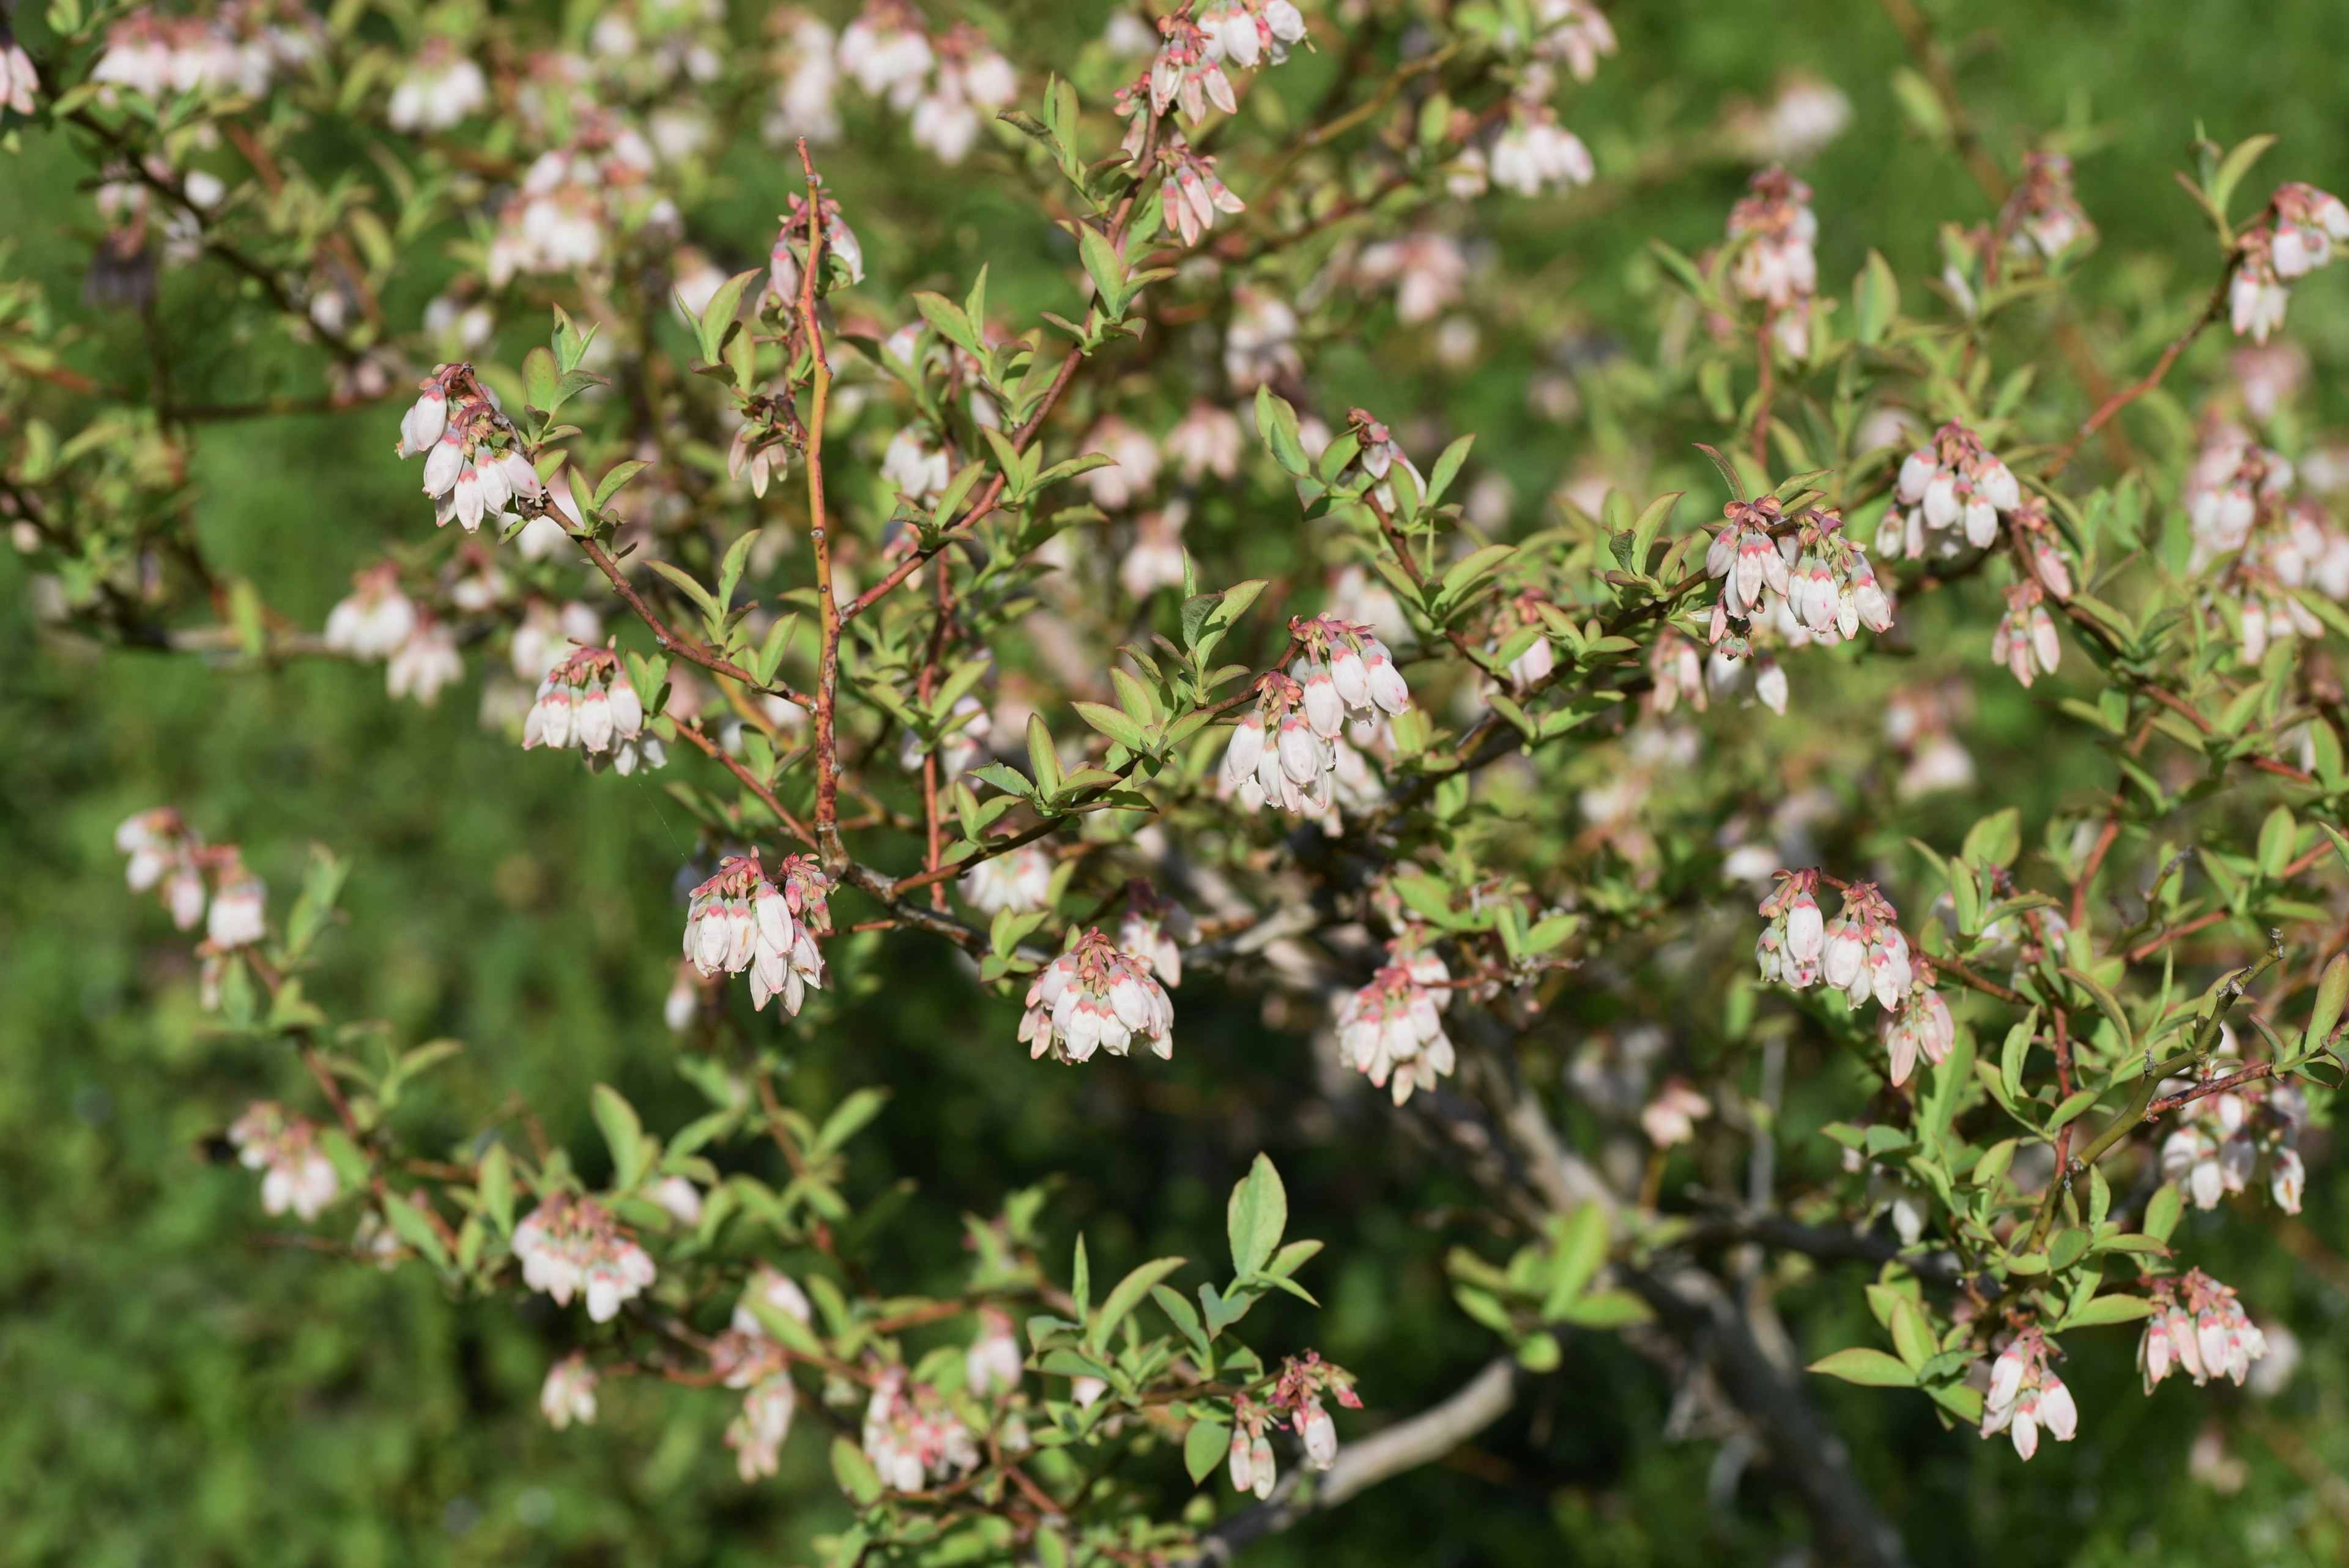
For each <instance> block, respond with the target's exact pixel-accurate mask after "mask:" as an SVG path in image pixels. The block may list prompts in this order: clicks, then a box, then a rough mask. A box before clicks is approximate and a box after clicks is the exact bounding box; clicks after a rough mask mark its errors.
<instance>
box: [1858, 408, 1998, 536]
mask: <svg viewBox="0 0 2349 1568" xmlns="http://www.w3.org/2000/svg"><path fill="white" fill-rule="evenodd" d="M1895 494H1896V497H1897V499H1898V500H1899V505H1897V506H1894V507H1893V508H1891V509H1890V510H1889V511H1887V512H1886V513H1885V514H1884V526H1883V528H1882V529H1881V530H1880V531H1879V532H1878V534H1877V535H1876V550H1877V554H1878V555H1880V556H1889V557H1890V558H1892V559H1894V560H1898V559H1899V558H1900V557H1901V556H1908V557H1909V558H1910V559H1911V560H1918V561H1921V560H1924V559H1925V558H1926V556H1928V555H1929V554H1930V555H1932V556H1940V557H1941V558H1943V559H1947V558H1949V557H1950V556H1955V555H1957V554H1958V553H1959V552H1960V551H1961V550H1962V549H1963V548H1964V547H1965V546H1966V545H1972V546H1973V547H1974V548H1975V549H1977V550H1987V549H1989V548H1990V547H1991V546H1992V545H1995V544H1996V543H1998V524H1999V518H2000V516H2001V515H2002V514H2007V513H2012V512H2013V511H2014V510H2015V509H2016V508H2017V507H2019V506H2021V505H2022V504H2023V486H2022V485H2021V484H2019V483H2016V481H2015V477H2014V472H2013V470H2012V469H2010V468H2008V467H2007V466H2006V464H2005V463H2004V462H2001V461H2000V460H1999V459H1998V458H1997V457H1996V456H1994V455H1992V452H1990V451H1989V450H1988V449H1987V448H1985V447H1984V446H1983V445H1982V441H1981V439H1980V438H1979V437H1977V436H1976V435H1975V434H1974V433H1973V431H1970V430H1968V429H1967V428H1966V427H1965V426H1963V425H1961V424H1959V423H1957V422H1956V421H1951V422H1950V423H1948V424H1945V425H1943V426H1942V427H1941V428H1940V430H1938V431H1934V432H1933V439H1932V441H1930V442H1929V443H1928V444H1926V445H1924V446H1922V447H1920V448H1918V449H1917V450H1916V451H1915V452H1910V453H1909V456H1908V458H1907V459H1906V460H1905V461H1903V462H1902V463H1901V464H1900V479H1899V487H1898V489H1897V490H1896V492H1895ZM1904 508H1905V510H1904Z"/></svg>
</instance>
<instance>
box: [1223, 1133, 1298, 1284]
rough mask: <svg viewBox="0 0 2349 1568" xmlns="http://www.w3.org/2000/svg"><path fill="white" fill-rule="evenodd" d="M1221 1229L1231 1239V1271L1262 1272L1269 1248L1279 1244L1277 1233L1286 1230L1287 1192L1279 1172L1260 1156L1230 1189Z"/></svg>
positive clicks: (1237, 1272) (1243, 1274)
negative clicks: (1229, 1199)
mask: <svg viewBox="0 0 2349 1568" xmlns="http://www.w3.org/2000/svg"><path fill="white" fill-rule="evenodd" d="M1225 1228H1226V1232H1227V1233H1228V1235H1229V1237H1230V1240H1231V1247H1232V1272H1233V1273H1235V1274H1237V1275H1241V1276H1246V1275H1248V1274H1253V1273H1255V1272H1257V1271H1258V1270H1259V1269H1262V1268H1263V1267H1264V1265H1265V1262H1266V1261H1267V1260H1268V1259H1269V1258H1270V1257H1271V1256H1272V1251H1273V1249H1274V1248H1275V1247H1278V1245H1280V1233H1281V1232H1282V1231H1285V1230H1287V1229H1288V1191H1287V1189H1284V1188H1283V1187H1282V1186H1281V1184H1280V1172H1278V1170H1275V1169H1274V1168H1273V1167H1272V1161H1271V1160H1269V1159H1268V1158H1265V1157H1264V1156H1263V1155H1260V1154H1259V1155H1257V1157H1256V1163H1255V1164H1254V1165H1252V1166H1250V1167H1249V1168H1248V1173H1247V1176H1245V1177H1243V1178H1241V1179H1240V1180H1239V1182H1238V1183H1237V1185H1236V1186H1234V1187H1233V1189H1232V1196H1231V1201H1230V1202H1229V1203H1228V1204H1227V1205H1226V1209H1225Z"/></svg>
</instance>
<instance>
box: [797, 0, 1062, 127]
mask: <svg viewBox="0 0 2349 1568" xmlns="http://www.w3.org/2000/svg"><path fill="white" fill-rule="evenodd" d="M792 20H793V22H794V24H795V25H794V26H793V28H792V43H793V48H792V57H791V59H790V61H789V69H788V73H787V75H786V78H785V79H784V81H783V82H782V83H781V85H780V86H779V88H778V89H777V97H776V115H775V117H774V119H773V121H772V130H771V134H770V138H769V139H770V140H777V141H781V140H788V139H789V137H790V136H792V135H793V134H798V135H804V136H806V137H807V138H808V140H811V141H827V140H832V139H833V137H835V136H837V135H838V134H839V130H840V121H839V117H838V115H837V114H836V113H835V111H834V110H833V103H832V99H833V87H834V83H835V82H836V81H837V79H838V78H839V77H840V76H842V75H843V74H844V75H846V76H848V77H850V78H853V79H854V81H855V82H856V85H857V86H859V87H860V88H864V90H865V91H866V92H868V93H870V94H872V95H873V96H874V97H875V98H878V99H884V100H885V101H886V102H887V103H888V105H889V107H890V108H891V109H896V110H898V111H899V112H900V113H910V115H911V129H912V132H913V139H914V144H915V145H916V146H917V147H926V148H928V149H929V150H930V151H933V152H935V153H936V154H937V157H938V160H939V161H941V162H944V163H950V164H951V163H959V162H961V161H963V159H964V158H965V157H966V156H968V153H969V151H970V150H971V148H972V146H973V145H975V144H976V143H977V141H978V133H979V129H980V126H981V124H982V116H983V115H988V116H991V115H992V114H993V113H994V111H995V110H997V109H1004V108H1007V107H1009V105H1010V104H1011V103H1013V102H1014V101H1016V100H1017V99H1018V98H1019V75H1018V73H1017V72H1015V71H1014V70H1013V69H1012V68H1011V62H1010V61H1009V60H1007V59H1005V58H1004V57H1003V56H1002V55H1001V54H1000V53H999V52H998V51H997V50H996V48H995V46H994V45H993V44H991V43H989V42H988V37H987V35H986V34H984V33H982V32H981V31H979V29H978V27H976V26H972V25H971V24H970V23H968V22H957V23H956V24H955V25H954V26H951V27H948V28H947V30H946V31H945V32H944V33H941V34H939V35H937V36H935V37H933V36H931V35H930V34H929V33H928V32H927V30H926V28H925V27H924V25H923V22H922V17H921V16H920V14H919V13H918V12H916V10H915V9H914V8H913V7H912V6H911V5H905V4H904V3H903V0H872V3H871V4H868V5H866V6H865V8H864V13H863V15H861V16H858V17H857V18H856V20H854V22H851V23H850V24H849V25H848V26H846V27H845V28H843V29H842V31H841V34H840V38H839V42H838V44H837V46H835V45H834V44H833V36H832V30H831V29H830V28H829V27H826V26H823V24H822V23H821V22H816V21H814V20H813V19H812V18H806V17H800V16H794V17H793V19H792ZM934 71H935V75H933V72H934Z"/></svg>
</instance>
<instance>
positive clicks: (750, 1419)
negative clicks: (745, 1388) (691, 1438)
mask: <svg viewBox="0 0 2349 1568" xmlns="http://www.w3.org/2000/svg"><path fill="white" fill-rule="evenodd" d="M798 1404H799V1395H798V1393H797V1391H796V1390H795V1389H793V1388H792V1379H791V1376H790V1374H788V1373H785V1372H776V1373H773V1374H771V1376H766V1377H763V1378H761V1379H760V1380H759V1381H758V1382H756V1383H754V1384H752V1385H750V1390H749V1392H748V1393H746V1394H744V1395H743V1396H742V1408H741V1410H740V1413H738V1414H737V1415H736V1416H735V1417H734V1419H733V1420H731V1421H730V1422H728V1423H727V1424H726V1446H727V1447H728V1448H730V1449H733V1450H734V1472H735V1474H737V1475H738V1476H740V1478H741V1479H742V1483H743V1484H744V1485H745V1486H748V1485H750V1483H751V1482H753V1481H755V1480H759V1479H760V1478H761V1477H762V1476H771V1475H773V1474H774V1473H775V1472H776V1471H777V1470H778V1469H781V1466H782V1451H783V1439H785V1438H788V1437H790V1436H791V1434H792V1412H793V1410H795V1409H796V1408H797V1407H798Z"/></svg>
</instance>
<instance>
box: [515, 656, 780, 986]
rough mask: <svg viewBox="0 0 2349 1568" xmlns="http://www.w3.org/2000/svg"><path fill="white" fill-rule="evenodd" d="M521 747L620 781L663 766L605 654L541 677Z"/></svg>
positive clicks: (571, 660)
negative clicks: (605, 770) (579, 760)
mask: <svg viewBox="0 0 2349 1568" xmlns="http://www.w3.org/2000/svg"><path fill="white" fill-rule="evenodd" d="M522 744H523V750H524V751H529V750H531V749H532V748H533V747H536V746H552V747H554V749H555V750H557V751H563V750H565V749H567V748H569V747H573V746H576V747H577V748H578V749H579V751H580V753H581V754H582V755H583V756H585V759H586V762H587V765H588V766H589V767H590V768H600V767H602V766H604V764H605V763H610V764H611V765H612V768H613V769H614V771H616V772H617V773H619V774H621V775H623V776H626V775H627V774H633V773H635V772H636V769H638V768H639V767H648V768H657V767H659V766H660V765H661V764H662V763H665V762H667V760H668V751H667V747H665V746H663V745H662V744H661V740H660V737H659V736H657V735H655V734H651V733H648V732H647V731H646V729H645V704H644V701H643V699H642V698H640V697H638V696H637V695H636V687H635V686H633V685H631V684H630V683H629V680H628V672H627V671H626V670H625V669H623V668H622V667H621V664H620V656H619V655H618V654H617V653H615V652H614V651H613V650H612V649H608V648H582V649H574V650H573V652H572V653H571V654H570V655H569V656H567V657H566V658H564V659H563V660H562V661H561V662H560V663H558V664H556V665H555V667H554V669H552V670H548V671H547V672H546V676H545V679H543V680H541V681H540V682H539V683H538V698H537V701H533V703H532V704H531V705H530V712H529V713H528V714H527V715H526V716H524V718H523V722H522ZM792 1011H793V1012H797V1011H798V1009H796V1008H794V1009H793V1010H792Z"/></svg>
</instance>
